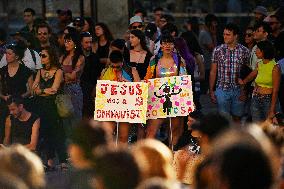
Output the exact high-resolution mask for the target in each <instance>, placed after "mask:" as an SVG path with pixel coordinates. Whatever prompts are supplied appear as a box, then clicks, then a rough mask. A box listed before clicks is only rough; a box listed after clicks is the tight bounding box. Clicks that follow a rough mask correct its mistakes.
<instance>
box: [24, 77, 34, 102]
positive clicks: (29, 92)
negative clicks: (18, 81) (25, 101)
mask: <svg viewBox="0 0 284 189" xmlns="http://www.w3.org/2000/svg"><path fill="white" fill-rule="evenodd" d="M33 82H34V81H33V76H32V75H31V76H30V77H29V79H28V83H27V84H28V85H27V92H25V93H24V94H22V95H21V96H22V97H23V98H26V97H28V96H30V94H31V89H32V86H33Z"/></svg>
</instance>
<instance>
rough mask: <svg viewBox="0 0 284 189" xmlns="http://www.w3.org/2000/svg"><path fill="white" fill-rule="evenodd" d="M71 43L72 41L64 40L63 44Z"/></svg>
mask: <svg viewBox="0 0 284 189" xmlns="http://www.w3.org/2000/svg"><path fill="white" fill-rule="evenodd" d="M72 42H73V41H72V40H70V39H65V40H64V43H68V44H70V43H72Z"/></svg>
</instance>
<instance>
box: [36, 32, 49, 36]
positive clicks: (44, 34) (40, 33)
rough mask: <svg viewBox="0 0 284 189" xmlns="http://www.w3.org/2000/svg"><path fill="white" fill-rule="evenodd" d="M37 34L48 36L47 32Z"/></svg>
mask: <svg viewBox="0 0 284 189" xmlns="http://www.w3.org/2000/svg"><path fill="white" fill-rule="evenodd" d="M37 34H38V35H47V34H48V33H46V32H38V33H37Z"/></svg>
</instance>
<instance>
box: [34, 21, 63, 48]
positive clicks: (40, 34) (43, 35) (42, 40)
mask: <svg viewBox="0 0 284 189" xmlns="http://www.w3.org/2000/svg"><path fill="white" fill-rule="evenodd" d="M36 37H37V39H38V42H39V45H40V46H39V47H37V49H35V50H36V51H37V52H41V49H44V48H46V47H51V48H53V49H55V50H56V52H58V50H57V49H58V48H57V47H56V45H55V44H54V42H53V41H52V40H51V39H52V31H51V28H50V26H49V25H48V24H46V23H42V24H39V25H38V27H37V30H36Z"/></svg>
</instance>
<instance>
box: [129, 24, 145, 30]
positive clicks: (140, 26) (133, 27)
mask: <svg viewBox="0 0 284 189" xmlns="http://www.w3.org/2000/svg"><path fill="white" fill-rule="evenodd" d="M142 27H143V26H142V25H139V26H132V27H131V29H133V30H136V29H142Z"/></svg>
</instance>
